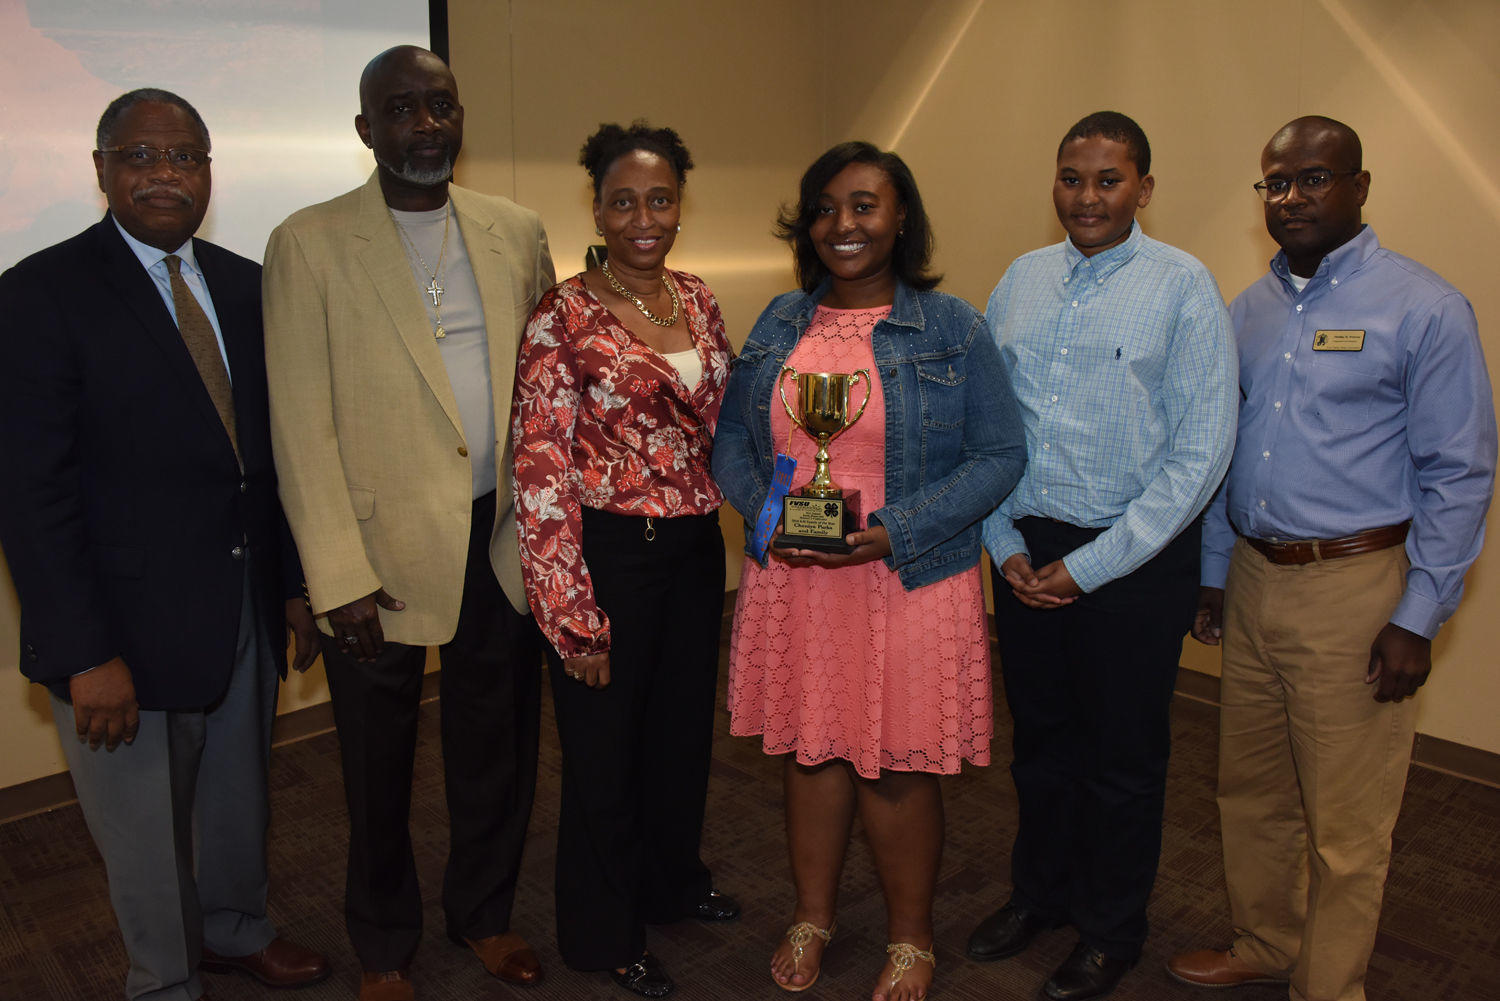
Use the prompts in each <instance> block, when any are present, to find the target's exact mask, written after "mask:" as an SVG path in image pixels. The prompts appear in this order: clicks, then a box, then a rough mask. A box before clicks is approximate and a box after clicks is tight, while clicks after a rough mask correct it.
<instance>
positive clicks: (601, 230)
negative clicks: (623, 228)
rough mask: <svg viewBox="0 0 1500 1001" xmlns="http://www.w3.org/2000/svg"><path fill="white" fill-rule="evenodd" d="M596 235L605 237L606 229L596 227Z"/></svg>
mask: <svg viewBox="0 0 1500 1001" xmlns="http://www.w3.org/2000/svg"><path fill="white" fill-rule="evenodd" d="M594 235H595V236H603V235H604V227H603V226H595V227H594Z"/></svg>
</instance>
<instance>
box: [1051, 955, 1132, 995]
mask: <svg viewBox="0 0 1500 1001" xmlns="http://www.w3.org/2000/svg"><path fill="white" fill-rule="evenodd" d="M1134 965H1135V960H1133V959H1115V958H1113V957H1111V956H1106V955H1105V954H1104V953H1102V952H1100V951H1099V950H1098V949H1095V948H1093V947H1092V946H1087V945H1084V944H1083V943H1082V942H1079V943H1078V944H1077V945H1075V946H1074V947H1073V951H1072V952H1071V953H1069V954H1068V958H1067V959H1065V960H1063V964H1062V965H1061V966H1059V967H1058V968H1057V969H1056V971H1054V972H1053V974H1052V976H1051V977H1050V978H1048V980H1047V982H1046V983H1045V984H1043V985H1042V994H1043V996H1045V997H1048V998H1051V999H1052V1001H1087V999H1088V998H1102V997H1104V995H1106V994H1108V993H1109V992H1110V991H1112V990H1114V989H1115V988H1116V987H1117V986H1119V983H1120V979H1121V978H1122V977H1124V976H1125V974H1126V973H1127V972H1128V971H1129V970H1130V968H1131V967H1132V966H1134Z"/></svg>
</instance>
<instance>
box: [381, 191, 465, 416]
mask: <svg viewBox="0 0 1500 1001" xmlns="http://www.w3.org/2000/svg"><path fill="white" fill-rule="evenodd" d="M354 235H355V236H356V237H359V238H361V239H363V240H365V241H366V245H365V248H364V249H363V250H361V251H360V252H359V262H360V264H361V266H362V267H364V269H365V273H366V274H367V275H369V277H370V281H371V283H372V284H373V285H374V286H375V290H376V292H377V293H378V294H379V295H380V301H381V303H382V304H383V305H384V306H385V311H386V313H387V314H388V315H389V316H390V318H391V322H392V323H393V324H395V326H396V332H397V333H398V334H400V336H401V342H402V343H403V344H404V345H406V350H407V351H408V352H409V353H410V354H411V358H412V361H413V362H414V363H415V364H416V366H417V371H419V372H421V373H422V378H423V379H425V380H426V381H427V386H428V388H429V389H431V390H432V395H433V396H434V397H436V398H437V401H438V404H439V405H440V406H441V407H442V408H443V413H445V414H447V415H448V419H449V420H450V421H452V422H453V426H454V428H456V429H457V430H458V433H459V434H460V435H462V434H463V421H462V419H461V418H460V417H459V413H458V400H457V398H456V397H454V395H453V386H452V384H451V383H450V382H449V381H448V369H447V367H446V366H444V364H443V355H442V352H441V351H440V350H439V349H438V345H437V340H436V338H434V337H433V330H432V321H431V320H430V319H428V317H427V310H426V308H425V307H424V306H423V305H422V297H421V289H420V288H419V287H418V285H417V282H416V279H415V278H414V277H413V276H412V273H411V265H410V264H408V263H407V260H406V253H405V251H404V250H403V249H402V244H401V236H400V234H399V233H397V232H396V223H395V222H394V221H393V220H392V219H391V213H390V211H389V210H388V209H387V208H386V205H385V197H384V196H383V195H382V194H381V193H380V180H379V178H378V176H376V175H372V176H371V177H370V180H369V182H368V183H366V184H365V186H364V188H363V189H362V190H361V192H360V205H359V219H358V220H357V222H356V223H355V228H354Z"/></svg>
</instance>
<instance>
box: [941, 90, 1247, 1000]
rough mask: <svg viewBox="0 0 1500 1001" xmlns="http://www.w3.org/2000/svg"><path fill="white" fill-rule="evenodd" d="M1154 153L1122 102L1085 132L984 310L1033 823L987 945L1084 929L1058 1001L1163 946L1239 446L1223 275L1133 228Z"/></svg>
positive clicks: (1076, 130) (999, 596)
mask: <svg viewBox="0 0 1500 1001" xmlns="http://www.w3.org/2000/svg"><path fill="white" fill-rule="evenodd" d="M1150 155H1151V154H1150V146H1149V145H1148V144H1147V141H1146V136H1145V134H1144V133H1143V132H1142V131H1141V129H1140V127H1139V126H1138V125H1137V124H1136V123H1135V122H1133V121H1131V120H1130V119H1129V118H1127V117H1126V116H1124V115H1121V114H1118V113H1115V112H1100V113H1097V114H1094V115H1090V116H1088V117H1087V118H1085V119H1083V120H1082V121H1080V122H1079V123H1078V124H1077V125H1075V126H1074V127H1073V128H1072V129H1071V130H1070V131H1069V132H1068V134H1067V135H1066V136H1065V137H1064V138H1063V141H1062V144H1061V145H1060V146H1059V148H1058V157H1057V174H1056V177H1055V180H1054V183H1053V203H1054V205H1055V207H1056V209H1057V216H1058V219H1059V220H1060V221H1061V222H1062V225H1063V228H1064V229H1065V230H1066V231H1067V234H1068V237H1067V239H1066V240H1064V241H1063V242H1062V243H1060V244H1056V245H1054V246H1050V247H1045V248H1043V249H1041V250H1037V251H1034V252H1032V253H1029V254H1026V255H1024V256H1022V257H1021V258H1019V259H1017V260H1016V261H1015V263H1013V264H1012V265H1011V267H1010V269H1009V270H1008V271H1007V272H1006V273H1005V276H1004V278H1002V279H1001V281H1000V284H999V285H998V286H997V287H996V289H995V291H994V294H993V295H992V296H991V297H990V301H989V306H988V308H987V310H986V315H987V318H988V320H989V323H990V329H991V330H992V331H993V332H994V335H995V338H996V341H997V343H998V344H999V346H1000V350H1001V356H1002V358H1003V361H1004V363H1005V366H1006V369H1007V372H1008V374H1009V375H1010V377H1011V381H1012V384H1013V385H1014V387H1015V390H1016V395H1017V397H1018V399H1019V400H1020V403H1021V408H1022V419H1023V421H1024V423H1025V425H1026V445H1027V450H1028V456H1029V458H1028V464H1027V468H1026V473H1025V475H1024V476H1023V477H1022V479H1021V482H1020V484H1019V485H1018V486H1017V487H1016V489H1015V491H1014V492H1013V493H1012V494H1011V495H1010V496H1009V497H1008V498H1007V499H1006V500H1005V501H1004V502H1003V503H1002V504H1001V505H1000V508H999V509H998V510H997V511H996V512H995V513H994V514H992V515H991V516H990V517H989V518H988V519H987V520H986V521H985V525H984V540H985V548H986V549H988V550H989V553H990V557H991V559H992V560H993V563H994V566H995V568H996V569H995V578H994V583H995V619H996V625H997V627H998V630H999V636H1000V659H1001V666H1002V669H1003V672H1004V679H1005V690H1006V697H1007V701H1008V703H1009V705H1010V710H1011V714H1012V716H1013V718H1014V720H1015V749H1014V750H1015V753H1014V760H1013V763H1012V765H1011V773H1012V775H1013V776H1014V779H1015V783H1016V793H1017V798H1018V800H1019V805H1020V820H1019V831H1018V833H1017V836H1016V843H1015V847H1014V850H1013V852H1012V857H1011V878H1012V884H1013V889H1012V895H1011V898H1010V901H1009V902H1008V903H1007V904H1006V905H1005V906H1004V907H1002V908H1001V909H1000V910H999V911H997V912H996V913H994V914H992V915H990V916H989V917H988V918H986V919H985V920H984V921H983V922H981V923H980V925H979V926H978V927H977V928H976V929H975V930H974V933H973V935H972V936H971V938H970V940H969V949H968V951H969V955H970V956H971V957H973V958H975V959H980V960H993V959H1003V958H1005V957H1007V956H1012V955H1016V954H1017V953H1019V952H1021V951H1023V950H1024V949H1025V948H1026V947H1027V946H1028V945H1029V944H1030V942H1031V940H1032V939H1033V938H1034V937H1035V936H1036V935H1037V934H1038V933H1039V932H1040V931H1042V930H1043V929H1045V928H1048V927H1053V926H1058V925H1062V924H1071V925H1073V926H1074V927H1075V928H1076V929H1077V930H1078V933H1079V942H1078V945H1077V947H1076V948H1075V949H1074V951H1073V953H1072V954H1071V955H1070V956H1069V957H1068V959H1067V960H1066V961H1065V962H1064V963H1063V964H1062V966H1061V967H1059V968H1058V969H1057V971H1056V972H1054V973H1053V975H1052V977H1051V979H1049V980H1048V981H1047V982H1046V984H1044V985H1043V993H1044V994H1045V995H1046V996H1047V997H1049V998H1053V999H1058V1001H1079V999H1083V998H1093V997H1101V996H1103V995H1104V994H1107V993H1109V992H1110V991H1111V990H1113V989H1114V987H1115V985H1116V984H1117V983H1118V982H1119V980H1120V978H1121V977H1122V976H1124V974H1125V972H1126V971H1127V970H1129V968H1130V967H1131V966H1132V965H1134V963H1135V961H1136V960H1137V959H1138V958H1139V956H1140V951H1141V946H1142V944H1143V943H1144V942H1145V939H1146V901H1147V898H1148V897H1149V896H1150V893H1151V888H1152V885H1153V884H1154V882H1155V879H1156V865H1157V859H1158V856H1159V854H1160V850H1161V819H1162V808H1163V799H1164V792H1165V786H1166V774H1167V757H1168V752H1169V750H1170V744H1171V732H1170V720H1169V716H1168V708H1169V705H1170V702H1171V697H1172V690H1173V687H1174V683H1175V681H1176V676H1177V666H1178V656H1179V653H1180V651H1181V645H1182V639H1183V637H1184V635H1185V634H1186V633H1187V631H1188V627H1189V626H1190V624H1191V622H1192V618H1193V612H1194V605H1195V595H1196V590H1197V579H1198V547H1199V515H1200V514H1201V513H1202V512H1203V509H1204V507H1205V506H1206V505H1207V504H1208V502H1209V499H1210V498H1211V497H1212V496H1213V493H1214V490H1215V489H1216V488H1217V487H1218V485H1219V481H1220V478H1221V477H1222V476H1223V474H1224V469H1225V467H1226V466H1227V464H1228V462H1229V453H1230V448H1231V445H1232V444H1233V441H1234V422H1235V409H1236V405H1237V403H1238V399H1237V395H1238V394H1237V392H1236V385H1235V383H1236V365H1235V354H1234V339H1233V335H1232V332H1231V328H1230V324H1229V316H1228V314H1227V312H1226V311H1225V308H1224V300H1223V298H1222V297H1221V296H1220V294H1219V290H1218V286H1217V285H1216V284H1215V283H1214V280H1213V277H1212V276H1211V275H1210V274H1209V273H1208V271H1207V270H1206V269H1205V268H1204V267H1203V265H1202V264H1200V263H1199V262H1198V261H1197V260H1195V259H1194V258H1192V257H1190V256H1189V255H1187V254H1185V253H1183V252H1181V251H1179V250H1176V249H1174V248H1172V247H1168V246H1166V245H1165V244H1162V243H1158V242H1157V241H1155V240H1152V239H1151V238H1149V237H1147V236H1146V235H1145V234H1144V233H1143V232H1141V229H1140V226H1139V225H1138V224H1137V223H1136V222H1135V213H1136V210H1137V209H1140V208H1143V207H1145V205H1146V204H1147V203H1148V202H1149V201H1150V199H1151V194H1152V190H1153V185H1154V182H1153V179H1152V177H1151V175H1150Z"/></svg>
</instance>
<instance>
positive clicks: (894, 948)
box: [885, 942, 937, 992]
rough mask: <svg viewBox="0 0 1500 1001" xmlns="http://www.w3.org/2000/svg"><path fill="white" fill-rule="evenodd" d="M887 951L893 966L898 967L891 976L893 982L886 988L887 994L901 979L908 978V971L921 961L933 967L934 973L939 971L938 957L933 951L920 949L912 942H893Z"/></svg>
mask: <svg viewBox="0 0 1500 1001" xmlns="http://www.w3.org/2000/svg"><path fill="white" fill-rule="evenodd" d="M885 951H886V953H887V954H888V955H889V956H890V957H891V965H893V966H895V967H896V972H895V973H892V974H891V982H890V983H889V984H888V985H887V986H886V991H887V992H889V991H891V990H893V989H895V986H896V985H897V984H898V983H900V982H901V978H902V977H904V976H906V971H907V970H909V969H911V968H912V965H913V964H914V963H916V961H917V960H919V959H920V960H923V961H925V962H927V963H928V964H929V965H931V966H932V968H933V970H934V972H935V971H936V970H937V957H936V956H934V955H933V954H932V952H931V950H928V949H918V948H917V947H916V946H914V945H912V944H911V943H910V942H892V943H891V944H890V945H887V946H886V947H885Z"/></svg>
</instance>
